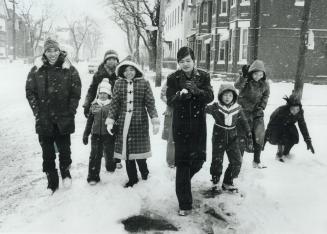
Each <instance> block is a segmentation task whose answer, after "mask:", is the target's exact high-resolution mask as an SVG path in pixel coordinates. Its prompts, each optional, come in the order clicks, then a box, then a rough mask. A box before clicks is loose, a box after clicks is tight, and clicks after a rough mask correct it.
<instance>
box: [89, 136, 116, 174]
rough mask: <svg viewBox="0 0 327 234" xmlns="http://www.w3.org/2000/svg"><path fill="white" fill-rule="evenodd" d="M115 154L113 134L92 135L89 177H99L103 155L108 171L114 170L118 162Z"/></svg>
mask: <svg viewBox="0 0 327 234" xmlns="http://www.w3.org/2000/svg"><path fill="white" fill-rule="evenodd" d="M113 155H114V137H113V136H111V135H109V134H108V135H96V134H93V135H92V136H91V154H90V158H89V175H88V178H89V179H98V178H99V174H100V169H101V159H102V156H104V158H105V162H106V169H107V171H110V172H114V171H115V169H116V162H115V160H114V158H113Z"/></svg>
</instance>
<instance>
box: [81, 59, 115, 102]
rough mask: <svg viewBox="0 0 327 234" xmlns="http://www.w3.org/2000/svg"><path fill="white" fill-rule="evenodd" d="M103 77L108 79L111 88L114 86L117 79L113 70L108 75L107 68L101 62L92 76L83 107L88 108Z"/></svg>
mask: <svg viewBox="0 0 327 234" xmlns="http://www.w3.org/2000/svg"><path fill="white" fill-rule="evenodd" d="M103 78H108V79H109V83H110V85H111V88H112V89H113V87H114V84H115V81H116V80H117V79H118V77H117V75H116V73H115V72H114V73H112V74H110V75H109V73H108V72H107V70H106V69H105V67H104V64H103V63H102V64H101V65H100V66H99V68H98V70H97V72H96V73H95V74H94V76H93V78H92V82H91V84H90V87H89V89H88V91H87V94H86V97H85V101H84V104H83V107H86V108H89V107H90V106H91V104H92V102H93V100H94V99H95V97H96V94H97V89H98V85H99V84H100V83H101V81H102V80H103Z"/></svg>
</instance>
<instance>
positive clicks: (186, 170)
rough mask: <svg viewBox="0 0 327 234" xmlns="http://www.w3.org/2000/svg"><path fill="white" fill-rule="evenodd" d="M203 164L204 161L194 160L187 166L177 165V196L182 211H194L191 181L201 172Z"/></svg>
mask: <svg viewBox="0 0 327 234" xmlns="http://www.w3.org/2000/svg"><path fill="white" fill-rule="evenodd" d="M203 163H204V161H203V160H194V161H192V162H190V163H187V164H177V165H176V195H177V199H178V203H179V208H180V209H181V210H190V209H192V203H193V199H192V191H191V179H192V177H193V176H194V175H195V174H196V173H197V172H198V171H200V169H201V168H202V165H203Z"/></svg>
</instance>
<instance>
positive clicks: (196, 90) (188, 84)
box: [185, 80, 200, 95]
mask: <svg viewBox="0 0 327 234" xmlns="http://www.w3.org/2000/svg"><path fill="white" fill-rule="evenodd" d="M185 88H186V89H187V90H189V91H190V92H191V93H192V94H194V95H197V94H199V93H200V89H199V88H198V87H197V86H196V84H195V83H194V82H193V81H190V80H187V81H186V82H185Z"/></svg>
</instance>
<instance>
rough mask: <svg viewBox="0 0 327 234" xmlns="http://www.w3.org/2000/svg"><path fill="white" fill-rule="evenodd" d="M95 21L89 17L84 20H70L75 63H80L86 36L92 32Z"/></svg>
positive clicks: (69, 26)
mask: <svg viewBox="0 0 327 234" xmlns="http://www.w3.org/2000/svg"><path fill="white" fill-rule="evenodd" d="M93 23H94V22H93V21H92V20H91V19H90V18H89V17H88V16H84V17H82V19H75V20H68V19H67V24H68V28H69V31H70V34H71V39H72V43H73V46H74V49H75V55H74V61H75V62H78V61H79V53H80V49H81V47H82V45H83V44H84V42H85V40H86V36H87V34H88V32H89V31H90V29H91V27H92V25H93Z"/></svg>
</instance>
